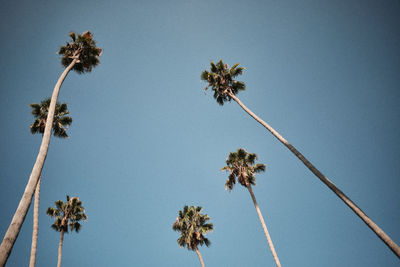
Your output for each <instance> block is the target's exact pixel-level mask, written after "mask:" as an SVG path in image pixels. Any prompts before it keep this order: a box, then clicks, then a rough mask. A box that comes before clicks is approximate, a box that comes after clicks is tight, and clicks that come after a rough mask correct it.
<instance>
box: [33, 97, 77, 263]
mask: <svg viewBox="0 0 400 267" xmlns="http://www.w3.org/2000/svg"><path fill="white" fill-rule="evenodd" d="M30 106H31V108H32V115H33V116H34V117H35V121H34V122H33V123H32V124H31V126H30V129H31V133H32V134H36V133H41V134H42V135H43V133H44V129H45V126H46V120H47V113H48V112H49V106H50V98H47V99H45V100H43V101H42V102H40V104H37V103H33V104H30ZM68 114H69V111H68V107H67V104H66V103H63V104H60V103H58V102H57V104H56V109H55V113H54V121H53V135H54V136H56V137H60V138H68V135H67V128H68V127H69V126H70V125H71V123H72V118H71V117H70V116H67V115H68ZM41 180H42V176H41V175H40V176H39V180H38V183H37V185H36V189H35V200H34V206H33V231H32V244H31V257H30V261H29V267H34V266H35V263H36V252H37V240H38V231H39V198H40V183H41Z"/></svg>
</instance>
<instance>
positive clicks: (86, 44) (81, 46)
mask: <svg viewBox="0 0 400 267" xmlns="http://www.w3.org/2000/svg"><path fill="white" fill-rule="evenodd" d="M69 36H70V37H71V40H72V42H71V43H69V42H67V44H66V45H65V46H61V47H60V50H59V51H58V54H59V55H62V58H61V64H62V65H63V66H64V67H68V66H69V64H71V62H72V61H73V60H74V59H75V58H77V59H78V61H77V62H76V64H75V65H74V67H73V70H75V71H76V72H78V73H84V72H90V71H92V68H93V67H95V66H97V65H98V64H99V63H100V60H99V57H100V55H101V52H102V50H101V49H100V48H98V47H97V46H96V41H95V40H93V35H92V33H91V32H90V31H86V32H84V33H82V34H76V33H75V32H71V33H70V34H69Z"/></svg>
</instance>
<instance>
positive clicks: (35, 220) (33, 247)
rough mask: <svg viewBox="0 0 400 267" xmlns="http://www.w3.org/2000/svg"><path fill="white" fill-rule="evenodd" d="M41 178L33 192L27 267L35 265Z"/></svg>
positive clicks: (40, 177)
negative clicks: (31, 225) (30, 237)
mask: <svg viewBox="0 0 400 267" xmlns="http://www.w3.org/2000/svg"><path fill="white" fill-rule="evenodd" d="M41 180H42V176H41V175H40V176H39V180H38V183H37V185H36V190H35V203H34V206H33V231H32V244H31V258H30V261H29V267H35V263H36V251H37V240H38V231H39V197H40V182H41Z"/></svg>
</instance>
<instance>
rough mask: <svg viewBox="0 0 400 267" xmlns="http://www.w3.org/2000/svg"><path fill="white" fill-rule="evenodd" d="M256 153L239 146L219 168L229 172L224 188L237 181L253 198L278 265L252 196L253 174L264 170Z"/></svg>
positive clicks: (269, 237) (276, 257)
mask: <svg viewBox="0 0 400 267" xmlns="http://www.w3.org/2000/svg"><path fill="white" fill-rule="evenodd" d="M256 159H257V155H256V154H254V153H247V151H246V150H244V149H243V148H239V149H238V150H237V151H236V152H231V153H229V156H228V159H227V160H226V166H225V167H223V168H222V169H221V170H224V171H227V172H229V176H228V180H226V182H225V189H226V190H229V192H231V190H232V189H233V187H234V185H235V184H236V179H237V180H238V182H239V183H240V184H241V185H242V186H244V187H246V188H247V190H249V193H250V195H251V198H252V199H253V204H254V207H255V208H256V211H257V214H258V217H259V219H260V222H261V226H262V228H263V230H264V233H265V236H266V237H267V240H268V245H269V248H270V249H271V252H272V256H273V257H274V260H275V263H276V266H278V267H280V266H281V263H280V262H279V258H278V254H276V251H275V247H274V244H273V243H272V239H271V236H270V235H269V232H268V229H267V225H266V224H265V221H264V218H263V216H262V214H261V211H260V208H259V207H258V204H257V200H256V197H255V196H254V193H253V189H252V187H251V186H252V185H256V178H255V177H254V175H255V174H256V173H259V172H264V171H265V165H264V164H261V163H257V164H254V163H255V160H256Z"/></svg>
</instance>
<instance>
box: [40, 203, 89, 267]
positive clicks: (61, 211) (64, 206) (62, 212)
mask: <svg viewBox="0 0 400 267" xmlns="http://www.w3.org/2000/svg"><path fill="white" fill-rule="evenodd" d="M54 204H55V206H56V207H55V208H52V207H49V208H48V209H47V212H46V213H47V215H49V216H50V217H52V218H55V222H54V223H53V225H52V226H51V228H53V229H54V230H55V231H57V232H60V233H61V234H60V243H59V245H58V262H57V267H60V266H61V256H62V245H63V240H64V233H68V227H69V229H70V230H71V232H72V231H75V232H77V233H78V232H79V231H80V230H81V227H82V226H81V224H80V223H79V221H81V220H83V221H86V220H87V216H86V214H85V209H84V208H83V207H82V202H81V201H80V200H79V198H78V197H72V198H70V197H69V196H67V202H63V201H62V200H57V201H56V202H54Z"/></svg>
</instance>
